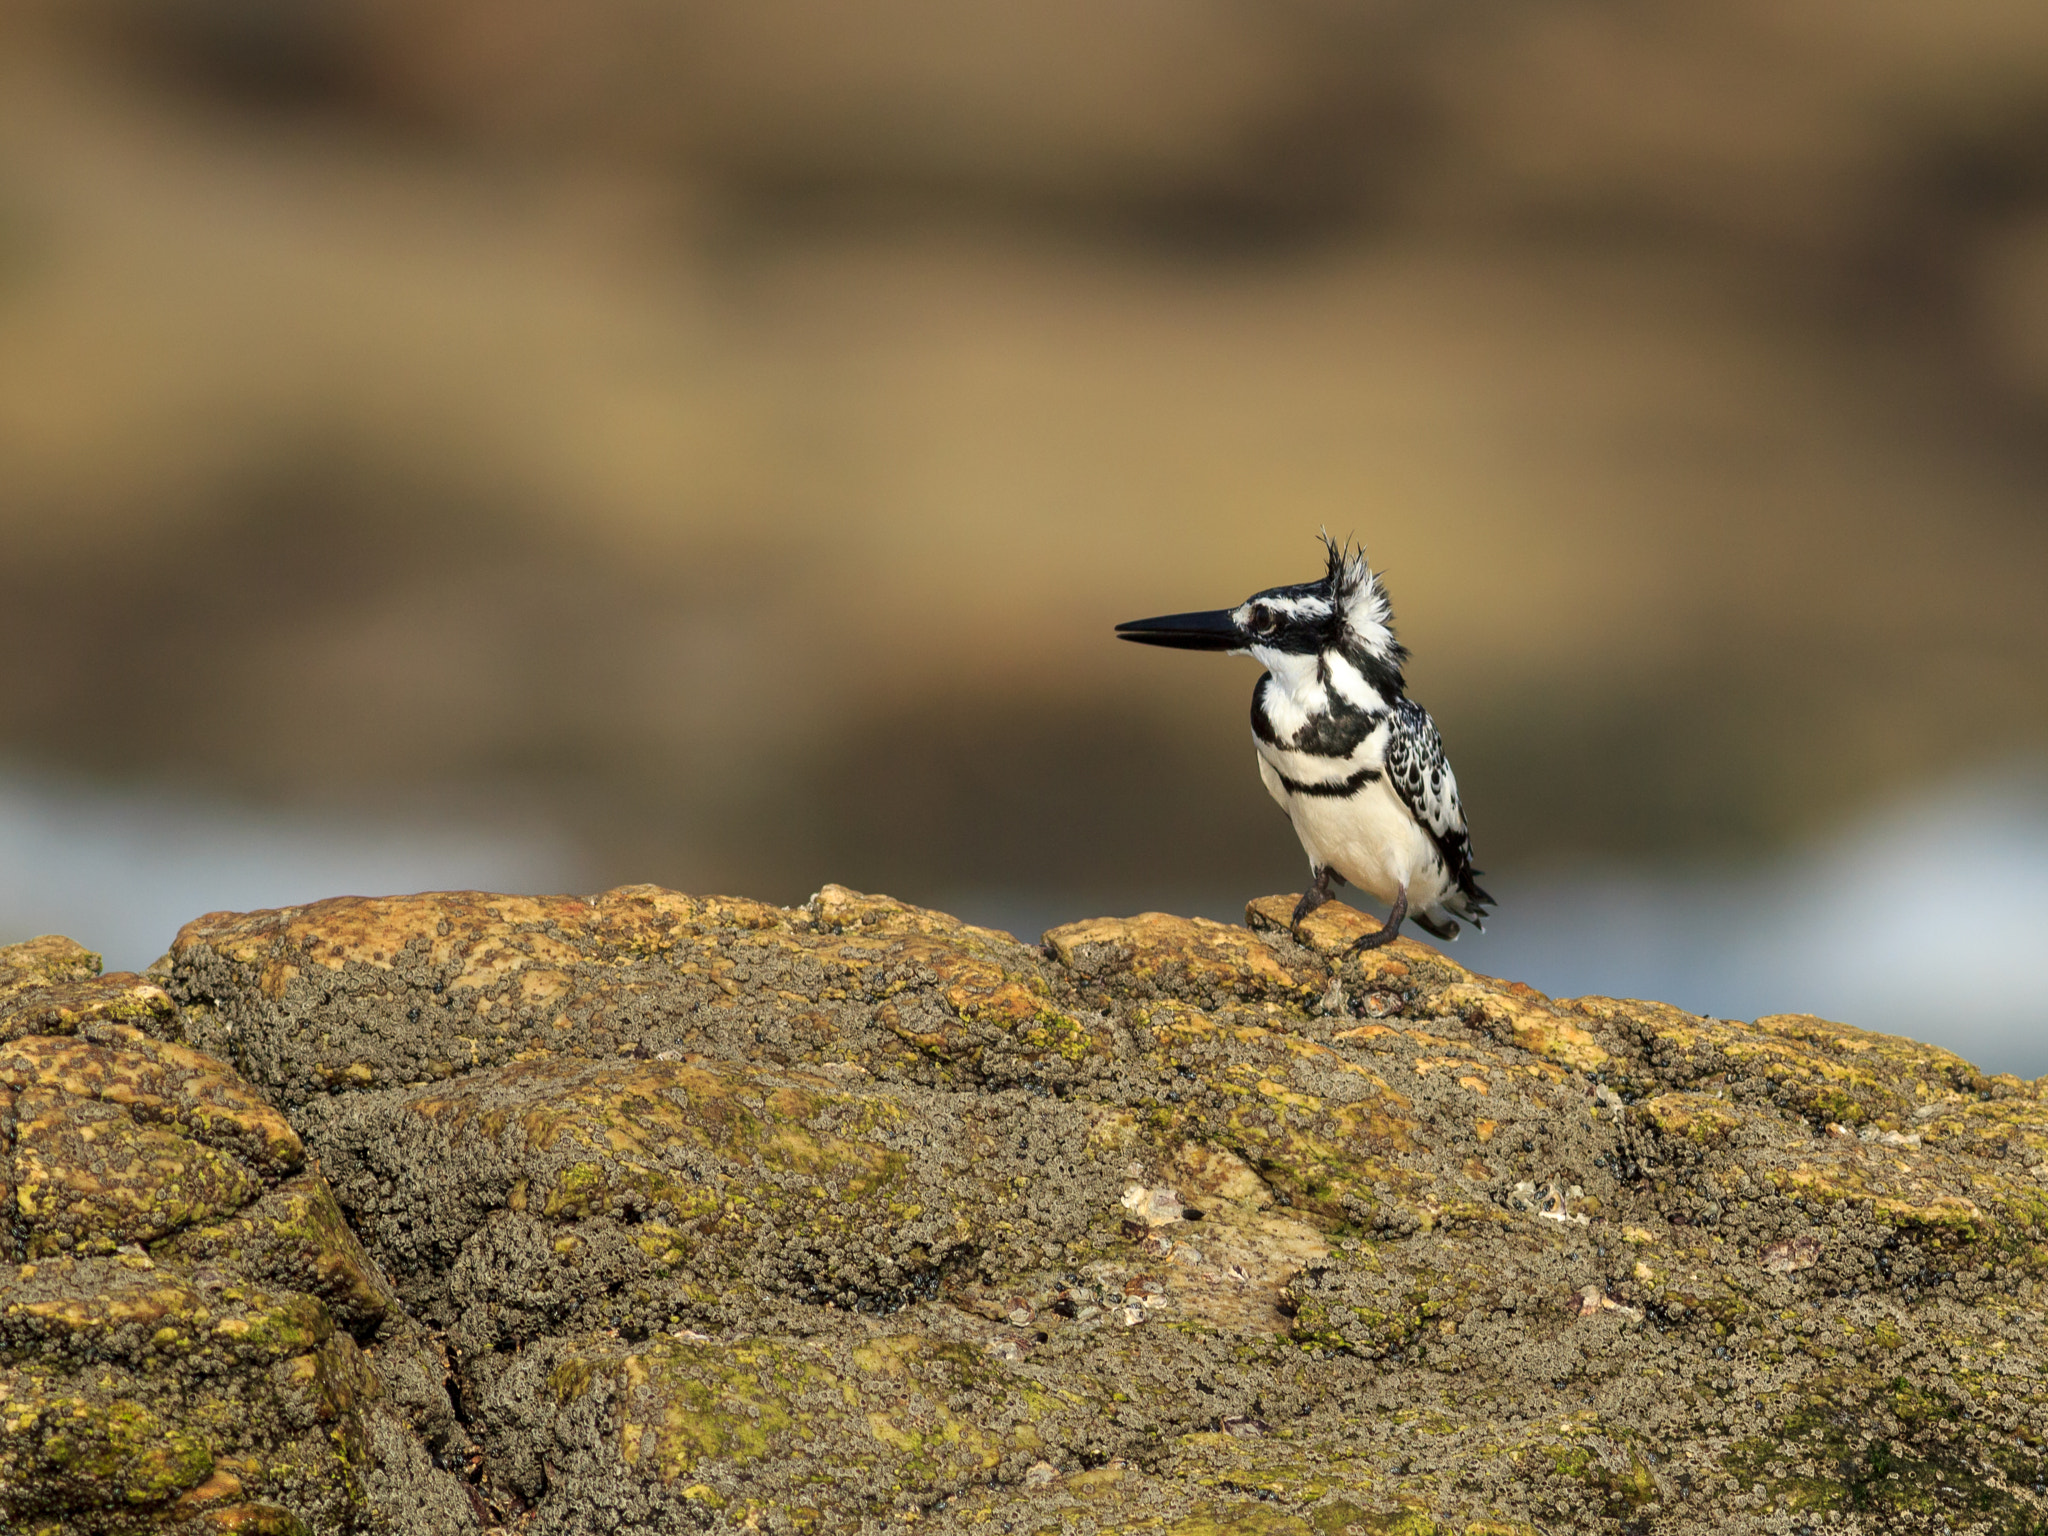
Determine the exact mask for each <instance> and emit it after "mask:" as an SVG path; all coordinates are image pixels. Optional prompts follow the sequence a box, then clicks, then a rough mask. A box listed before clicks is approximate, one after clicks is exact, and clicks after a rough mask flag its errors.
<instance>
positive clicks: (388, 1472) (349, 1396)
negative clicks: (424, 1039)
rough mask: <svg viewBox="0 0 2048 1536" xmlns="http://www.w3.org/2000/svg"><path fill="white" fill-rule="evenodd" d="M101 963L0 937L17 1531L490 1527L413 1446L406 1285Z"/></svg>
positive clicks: (255, 1104) (0, 1356)
mask: <svg viewBox="0 0 2048 1536" xmlns="http://www.w3.org/2000/svg"><path fill="white" fill-rule="evenodd" d="M97 969H98V957H97V956H93V955H91V954H89V953H88V952H86V951H84V950H81V949H79V948H78V946H76V945H70V944H69V943H68V941H58V940H49V939H43V940H35V941H32V942H31V943H29V944H27V945H17V946H13V947H11V948H0V991H4V996H0V1010H4V1012H0V1017H4V1019H5V1020H7V1021H8V1026H7V1028H5V1029H4V1030H0V1110H4V1114H0V1132H4V1140H0V1153H4V1156H0V1196H4V1201H0V1237H4V1239H5V1241H6V1244H7V1248H8V1251H7V1253H6V1254H5V1255H4V1256H0V1528H5V1529H8V1530H14V1529H20V1530H25V1531H27V1530H33V1531H47V1532H52V1533H55V1532H78V1533H86V1536H98V1533H107V1536H114V1533H130V1532H136V1533H140V1532H155V1531H179V1532H187V1531H190V1532H198V1531H257V1530H275V1531H297V1532H313V1531H327V1530H350V1529H357V1528H365V1529H366V1528H368V1525H369V1524H370V1523H371V1522H372V1521H375V1520H379V1519H386V1523H387V1525H390V1526H391V1528H394V1529H408V1528H409V1529H410V1530H413V1531H418V1532H420V1533H421V1536H424V1533H426V1532H428V1531H433V1530H459V1529H462V1528H464V1526H465V1525H473V1524H474V1523H475V1522H474V1521H473V1519H472V1518H471V1512H470V1510H469V1505H468V1500H467V1499H466V1498H464V1497H463V1496H462V1494H461V1493H460V1490H459V1487H458V1486H457V1485H456V1484H455V1482H454V1480H453V1479H452V1478H449V1477H448V1476H447V1474H445V1473H440V1472H436V1471H435V1470H434V1469H433V1468H431V1467H430V1466H427V1465H425V1461H426V1457H425V1453H424V1450H420V1451H419V1453H418V1454H417V1455H413V1456H411V1457H408V1456H407V1454H406V1451H407V1450H408V1448H409V1443H410V1442H415V1441H417V1440H418V1438H419V1437H418V1435H417V1434H416V1433H415V1431H414V1430H413V1429H412V1428H411V1427H410V1426H409V1425H407V1424H405V1423H403V1422H401V1420H400V1416H399V1412H398V1410H397V1409H396V1408H395V1407H394V1405H393V1404H391V1403H389V1402H387V1401H385V1395H384V1393H383V1390H382V1387H381V1385H380V1383H379V1381H378V1379H377V1376H376V1373H375V1371H374V1370H373V1368H372V1367H371V1364H370V1361H369V1358H368V1356H367V1355H366V1354H365V1352H364V1350H363V1348H362V1347H361V1343H362V1342H367V1341H369V1340H371V1339H372V1338H374V1337H376V1336H377V1335H378V1333H379V1330H380V1328H381V1327H383V1325H384V1324H385V1323H386V1321H387V1314H388V1313H390V1312H391V1311H392V1307H391V1292H390V1287H389V1283H388V1282H386V1281H384V1280H383V1279H382V1278H381V1276H380V1275H379V1274H378V1273H377V1271H376V1267H375V1265H374V1263H373V1262H372V1261H371V1260H370V1259H369V1257H368V1255H367V1254H366V1253H365V1252H364V1251H363V1249H362V1246H361V1244H360V1243H358V1242H357V1241H356V1239H355V1237H354V1234H353V1233H352V1232H351V1231H350V1229H349V1227H348V1226H347V1223H346V1221H345V1220H344V1219H343V1217H342V1215H341V1213H340V1211H339V1209H338V1208H337V1207H336V1206H335V1204H334V1201H333V1197H332V1196H331V1194H329V1192H328V1190H327V1186H326V1184H325V1182H324V1180H322V1179H321V1178H320V1177H319V1176H318V1174H316V1173H308V1172H305V1171H304V1170H303V1164H304V1160H305V1157H304V1148H303V1146H302V1144H301V1142H300V1140H299V1137H298V1135H297V1133H296V1132H294V1131H293V1130H292V1128H291V1127H290V1125H289V1124H287V1123H286V1121H285V1119H284V1117H283V1116H282V1115H280V1114H279V1113H278V1112H277V1111H276V1110H274V1109H272V1108H271V1107H270V1106H269V1105H268V1104H267V1103H265V1102H264V1101H263V1099H262V1098H261V1097H260V1096H259V1095H258V1094H257V1093H256V1092H255V1091H254V1090H253V1089H252V1088H251V1087H250V1085H249V1084H247V1083H246V1082H245V1081H243V1080H242V1079H241V1078H240V1077H239V1076H237V1075H236V1073H235V1072H234V1071H233V1069H232V1068H230V1067H228V1066H227V1065H226V1064H225V1063H223V1062H220V1061H217V1060H214V1059H213V1058H211V1057H208V1056H206V1055H204V1054H203V1053H201V1052H199V1051H195V1050H192V1049H191V1048H189V1047H187V1046H185V1045H182V1044H179V1043H178V1042H177V1040H176V1039H175V1038H174V1037H175V1036H176V1035H177V1034H178V1033H180V1031H181V1028H182V1025H181V1020H180V1018H179V1016H178V1011H177V1009H176V1007H175V1005H174V1004H172V1002H171V1000H170V997H169V995H168V993H166V992H164V991H163V990H162V989H161V988H159V987H156V986H155V985H154V984H149V983H142V982H140V981H139V980H138V979H137V978H135V977H104V978H102V977H96V976H95V975H93V974H92V973H93V972H96V971H97ZM358 1335H359V1336H360V1341H359V1338H358ZM408 1511H409V1512H410V1514H408V1513H407V1512H408ZM386 1517H389V1518H388V1519H387V1518H386ZM443 1517H445V1518H443Z"/></svg>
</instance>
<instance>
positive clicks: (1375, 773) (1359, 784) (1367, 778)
mask: <svg viewBox="0 0 2048 1536" xmlns="http://www.w3.org/2000/svg"><path fill="white" fill-rule="evenodd" d="M1273 772H1274V773H1275V774H1277V775H1278V776H1279V779H1280V782H1281V784H1283V785H1284V786H1285V787H1286V789H1287V792H1288V793H1289V794H1292V795H1349V794H1355V793H1356V792H1357V791H1359V790H1361V789H1363V788H1364V787H1365V786H1366V785H1368V784H1370V783H1371V782H1372V781H1373V780H1374V779H1376V778H1378V777H1379V776H1380V771H1379V769H1377V768H1361V769H1359V770H1358V772H1356V773H1354V774H1352V775H1351V777H1350V778H1348V779H1333V780H1331V781H1330V782H1329V783H1326V784H1304V783H1302V782H1301V780H1299V779H1290V778H1289V777H1287V775H1286V774H1284V773H1281V772H1280V770H1279V769H1277V768H1275V769H1274V770H1273Z"/></svg>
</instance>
